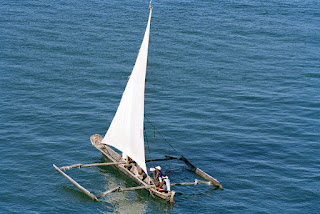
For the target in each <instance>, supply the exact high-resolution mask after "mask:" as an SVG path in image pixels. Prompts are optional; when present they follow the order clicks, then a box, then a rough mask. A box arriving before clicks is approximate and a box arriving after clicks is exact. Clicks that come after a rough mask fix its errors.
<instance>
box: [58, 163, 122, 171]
mask: <svg viewBox="0 0 320 214" xmlns="http://www.w3.org/2000/svg"><path fill="white" fill-rule="evenodd" d="M119 164H126V162H109V163H91V164H81V163H78V164H74V165H71V166H63V167H60V169H61V170H66V169H72V168H82V167H91V166H110V165H119Z"/></svg>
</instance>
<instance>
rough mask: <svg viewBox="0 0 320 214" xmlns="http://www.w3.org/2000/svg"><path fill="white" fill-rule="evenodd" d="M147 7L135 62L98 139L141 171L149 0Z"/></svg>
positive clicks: (142, 163)
mask: <svg viewBox="0 0 320 214" xmlns="http://www.w3.org/2000/svg"><path fill="white" fill-rule="evenodd" d="M149 9H150V12H149V18H148V23H147V27H146V30H145V34H144V38H143V41H142V44H141V47H140V50H139V53H138V56H137V59H136V62H135V65H134V67H133V70H132V72H131V75H130V78H129V80H128V83H127V86H126V88H125V90H124V92H123V95H122V98H121V101H120V104H119V106H118V109H117V112H116V114H115V116H114V118H113V120H112V122H111V125H110V127H109V129H108V131H107V133H106V135H105V137H104V138H103V140H102V143H104V144H107V145H110V146H113V147H115V148H117V149H119V150H120V151H121V152H123V153H125V154H127V155H128V156H129V157H131V158H132V160H134V161H135V162H136V163H137V164H138V165H139V166H140V167H141V168H142V169H143V171H144V172H145V173H147V167H146V163H145V149H144V131H143V130H144V129H143V127H144V93H145V79H146V71H147V59H148V48H149V36H150V23H151V14H152V6H151V2H150V6H149Z"/></svg>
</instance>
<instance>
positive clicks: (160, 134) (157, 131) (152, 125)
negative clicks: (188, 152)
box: [144, 116, 181, 155]
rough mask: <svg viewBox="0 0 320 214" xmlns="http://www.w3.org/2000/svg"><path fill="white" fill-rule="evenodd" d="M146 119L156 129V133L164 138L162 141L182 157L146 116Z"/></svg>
mask: <svg viewBox="0 0 320 214" xmlns="http://www.w3.org/2000/svg"><path fill="white" fill-rule="evenodd" d="M144 118H146V120H147V122H148V123H149V124H150V125H151V126H152V127H153V128H154V130H155V131H157V133H158V134H159V135H160V136H161V137H162V139H163V140H164V141H165V142H166V143H167V144H168V145H169V146H170V147H171V148H172V149H173V150H174V151H176V153H178V154H179V155H181V154H180V153H179V152H178V151H177V150H176V149H175V148H174V147H173V146H172V145H171V144H170V143H169V142H168V141H167V139H166V138H165V137H164V136H163V135H162V134H161V133H160V132H159V131H158V129H156V127H155V126H154V125H153V124H152V123H151V122H150V121H149V120H148V118H147V117H146V116H144Z"/></svg>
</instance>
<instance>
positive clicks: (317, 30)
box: [0, 0, 320, 213]
mask: <svg viewBox="0 0 320 214" xmlns="http://www.w3.org/2000/svg"><path fill="white" fill-rule="evenodd" d="M148 5H149V2H148V1H146V0H144V1H137V0H131V1H128V0H124V1H101V0H86V1H84V0H77V1H74V0H70V1H60V0H58V1H48V0H42V1H35V0H25V1H18V0H16V1H2V2H1V3H0V23H1V24H0V26H1V27H0V141H1V144H0V152H1V154H2V155H1V159H0V180H1V182H0V193H1V194H0V212H1V213H198V212H201V213H319V210H320V205H319V202H320V171H319V169H320V145H319V143H320V93H319V92H320V73H319V72H320V25H319V23H320V2H319V1H316V0H305V1H295V0H271V1H248V0H238V1H233V0H224V1H221V0H217V1H209V0H198V1H195V0H175V1H172V0H170V1H169V0H161V1H154V2H153V7H154V9H153V16H152V24H151V36H150V47H149V59H148V71H147V79H146V97H145V100H146V104H145V115H146V117H147V118H148V120H150V121H152V123H153V125H155V126H156V127H157V129H158V130H159V131H160V132H161V133H162V135H164V136H165V138H166V139H167V141H168V142H170V144H171V145H173V146H174V147H175V149H176V150H177V151H178V152H180V153H182V154H183V155H184V156H185V157H187V158H188V159H190V161H191V162H192V163H194V165H196V166H198V167H200V168H201V169H203V170H204V171H206V172H207V173H209V174H210V175H212V176H213V177H215V178H217V179H218V180H219V181H220V182H221V183H222V185H223V187H224V190H222V191H221V190H214V189H213V188H210V187H209V188H208V187H204V186H196V187H194V186H184V187H174V190H176V191H177V192H178V193H179V194H177V196H176V197H175V199H176V203H175V204H174V205H172V206H171V205H169V204H168V203H166V202H163V201H161V200H158V199H155V198H152V197H151V196H149V195H148V194H147V193H146V192H145V191H143V190H139V191H132V192H127V193H114V194H112V195H109V196H107V197H105V198H104V199H103V201H102V202H93V201H92V200H91V199H90V198H88V197H87V196H85V195H84V194H83V193H82V192H80V191H79V190H78V189H76V188H75V187H74V186H73V185H72V184H71V183H70V182H69V181H67V180H66V179H65V178H64V177H62V176H61V175H60V174H58V173H57V172H56V171H55V170H54V168H53V167H52V164H57V165H58V166H63V165H69V164H70V165H71V164H76V163H92V162H101V161H103V159H102V156H101V154H100V153H99V151H98V150H96V149H95V148H94V147H93V146H92V145H91V143H90V140H89V137H90V136H91V135H92V134H95V133H99V134H101V135H104V133H105V132H106V131H107V129H108V126H109V124H110V122H111V120H112V118H113V116H114V113H115V111H116V109H117V106H118V104H119V101H120V99H121V95H122V92H123V90H124V87H125V85H126V82H127V80H128V76H129V75H130V72H131V70H132V67H133V65H134V62H135V58H136V56H137V53H138V50H139V47H140V44H141V41H142V37H143V34H144V30H145V27H146V23H147V18H148ZM146 131H147V133H149V134H147V136H148V144H147V145H148V148H147V147H146V157H147V158H148V159H149V158H160V157H163V154H168V153H169V154H172V155H176V154H175V153H174V151H173V150H172V149H170V148H169V146H168V145H167V144H166V143H165V142H164V141H163V140H161V138H160V137H159V136H156V138H154V137H153V131H154V130H153V128H152V126H151V125H150V124H148V123H146ZM149 150H150V152H149ZM152 164H153V163H152ZM161 164H162V166H163V168H165V170H167V171H168V174H169V175H170V177H171V182H174V183H175V182H180V181H192V179H194V178H197V177H196V176H194V175H193V174H192V173H190V172H189V171H188V170H187V169H186V168H184V165H183V164H182V163H179V162H174V161H172V162H169V163H161ZM148 166H152V165H150V164H149V165H148ZM68 174H69V175H71V176H72V177H73V178H74V179H75V180H77V181H78V182H79V183H80V184H82V185H83V186H85V187H87V188H88V189H89V190H90V191H92V192H94V193H96V194H97V193H99V192H100V193H101V192H102V191H105V190H107V189H110V188H113V187H115V186H119V185H120V186H127V187H129V186H132V185H133V183H132V182H131V181H130V180H128V179H127V178H126V177H124V176H122V175H121V174H120V173H119V172H117V171H116V170H115V169H113V168H112V167H101V168H84V169H79V170H78V169H74V170H70V171H68Z"/></svg>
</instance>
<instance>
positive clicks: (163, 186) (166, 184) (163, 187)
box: [156, 175, 171, 192]
mask: <svg viewBox="0 0 320 214" xmlns="http://www.w3.org/2000/svg"><path fill="white" fill-rule="evenodd" d="M170 187H171V186H170V179H169V177H168V176H167V175H163V178H162V182H159V183H158V184H157V185H156V188H157V190H158V191H159V192H169V191H170V190H171V188H170Z"/></svg>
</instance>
